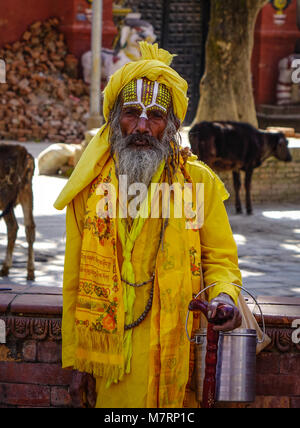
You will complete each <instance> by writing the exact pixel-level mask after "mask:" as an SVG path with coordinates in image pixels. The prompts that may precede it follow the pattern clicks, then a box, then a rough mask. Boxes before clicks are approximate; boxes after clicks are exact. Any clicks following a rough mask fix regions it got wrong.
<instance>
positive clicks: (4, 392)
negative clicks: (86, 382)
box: [0, 340, 71, 408]
mask: <svg viewBox="0 0 300 428" xmlns="http://www.w3.org/2000/svg"><path fill="white" fill-rule="evenodd" d="M18 348H19V349H18ZM0 349H2V355H0V379H1V382H0V408H1V407H5V408H7V407H18V408H22V407H44V408H48V407H59V408H63V407H69V406H70V395H69V392H68V387H69V384H70V376H71V371H68V370H63V369H62V368H61V343H58V342H56V341H49V340H46V341H36V340H25V341H18V343H17V342H15V343H13V340H9V342H8V344H7V345H6V346H5V345H0Z"/></svg>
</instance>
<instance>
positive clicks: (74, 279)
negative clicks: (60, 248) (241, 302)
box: [62, 160, 241, 407]
mask: <svg viewBox="0 0 300 428" xmlns="http://www.w3.org/2000/svg"><path fill="white" fill-rule="evenodd" d="M186 171H187V173H188V174H189V175H190V176H191V178H192V180H193V182H194V183H196V182H199V183H204V186H205V194H204V195H205V223H204V225H203V227H202V229H201V230H200V232H199V231H198V232H194V231H188V233H189V236H190V237H192V238H191V239H194V240H195V241H196V242H194V243H193V244H192V245H191V247H192V248H194V249H195V248H196V247H197V245H199V246H201V247H200V252H197V251H196V252H195V251H194V249H191V248H190V249H186V248H184V246H183V245H182V239H180V237H179V238H178V239H177V242H175V243H174V245H173V246H165V248H164V252H162V253H161V255H160V256H159V257H162V261H163V265H164V266H165V267H166V268H169V271H168V270H166V272H165V271H164V270H162V271H161V272H157V274H156V278H158V284H157V283H155V291H154V295H155V296H157V298H159V299H160V300H161V301H160V305H161V307H168V305H171V306H172V302H173V299H172V298H170V296H169V295H168V293H165V296H164V299H162V296H161V292H159V293H158V292H157V287H158V286H159V288H163V285H165V287H167V288H166V289H170V284H173V283H174V281H175V283H176V282H177V281H180V285H181V286H182V287H187V289H188V288H189V286H187V281H188V277H190V278H191V282H192V291H193V293H194V294H195V293H197V292H198V291H199V287H200V271H199V266H200V264H201V263H202V268H203V272H204V278H205V285H209V284H211V283H214V282H216V281H217V285H216V286H215V287H214V288H213V289H211V291H210V295H209V298H210V299H211V298H213V297H215V295H217V294H219V293H220V292H227V293H228V294H229V295H231V296H232V297H233V298H234V300H235V301H236V300H237V297H238V290H236V288H235V287H233V286H231V285H230V283H232V282H234V283H237V284H240V285H241V276H240V272H239V269H238V263H237V251H236V245H235V242H234V240H233V237H232V232H231V229H230V225H229V222H228V218H227V214H226V210H225V207H224V204H223V202H222V198H223V196H224V193H223V192H222V193H221V190H222V186H221V185H220V183H219V182H218V180H217V178H216V177H215V176H214V175H213V174H211V172H210V170H209V169H208V168H207V167H205V166H204V165H201V164H199V162H196V161H194V160H191V161H190V162H188V163H187V165H186ZM223 189H224V188H223ZM89 192H90V186H88V187H87V188H85V189H84V190H83V191H82V192H80V194H78V195H77V196H76V198H75V199H74V200H73V201H72V203H71V204H70V205H69V206H68V209H67V246H66V259H65V273H64V289H63V293H64V312H63V328H62V331H63V367H69V366H74V365H75V355H76V344H75V342H74V332H75V314H74V308H75V306H76V299H77V292H78V282H79V268H78V266H79V263H80V249H81V239H82V234H83V235H84V218H85V211H86V209H85V207H86V203H87V200H88V196H89ZM158 221H159V220H157V219H149V220H148V221H147V222H146V223H145V227H149V226H148V224H149V223H150V224H151V225H152V229H151V231H152V232H151V233H153V230H157V229H159V226H158V225H157V222H158ZM154 223H155V224H156V225H155V226H153V224H154ZM178 228H180V227H179V226H178V225H177V224H176V222H175V220H174V225H172V227H171V228H169V227H168V228H167V229H166V230H168V229H169V231H168V234H167V235H166V241H167V240H168V237H169V234H170V235H171V236H173V234H174V233H175V232H176V230H177V231H178ZM146 231H147V229H145V234H144V229H143V233H142V234H141V235H140V236H139V238H138V240H137V243H136V245H135V246H134V253H133V266H134V271H135V275H136V281H137V282H142V281H145V280H147V279H149V275H150V274H151V273H152V272H153V270H152V269H151V268H150V269H149V270H147V269H148V266H147V260H152V258H153V253H154V251H155V248H154V247H155V239H157V238H155V236H156V235H157V234H156V235H155V234H154V235H153V240H152V237H151V235H149V234H148V233H147V232H146ZM184 233H186V232H184ZM177 236H178V235H177ZM189 239H190V238H189ZM197 241H198V243H197ZM140 242H144V244H143V245H142V246H140V244H139V243H140ZM145 242H146V244H147V245H146V244H145ZM149 242H153V245H149ZM196 244H197V245H196ZM190 250H191V251H190ZM177 254H179V258H178V260H186V255H187V254H188V257H189V262H190V274H189V275H187V273H186V271H184V270H183V267H182V266H181V265H180V266H178V269H175V270H174V271H173V273H174V275H173V277H172V279H171V278H170V276H168V275H170V274H171V272H172V269H174V256H176V255H177ZM144 260H145V262H144ZM175 260H177V258H176V259H175ZM152 263H153V262H152ZM182 263H183V262H182ZM121 264H122V263H121ZM121 264H120V265H121ZM160 278H161V281H160ZM138 292H139V293H140V292H141V291H140V290H138ZM143 292H144V293H145V294H144V295H143V297H140V295H138V296H137V297H138V298H137V302H136V304H135V306H134V317H138V316H139V315H140V313H141V312H142V311H141V309H142V310H143V309H144V308H145V304H146V302H147V300H148V297H149V295H148V289H145V290H143ZM186 300H188V299H186ZM155 305H156V302H155V301H154V302H153V308H155ZM185 315H186V308H182V313H181V314H178V313H177V321H178V324H177V323H176V322H174V320H173V319H172V323H173V322H174V326H176V328H175V329H171V330H170V331H168V332H167V333H166V337H170V338H172V337H173V338H175V343H178V342H179V338H182V340H184V337H185V332H184V321H185ZM171 316H172V315H170V317H171ZM179 318H180V322H179ZM175 321H176V320H175ZM158 322H159V319H158V315H157V314H156V317H155V311H151V313H150V314H148V317H147V318H146V320H145V321H144V322H143V323H142V324H141V325H140V326H139V327H137V329H136V332H134V333H133V342H132V343H133V345H132V346H133V358H132V365H131V373H130V374H128V375H125V376H124V379H123V380H122V381H121V382H119V383H118V384H117V385H111V386H110V388H109V389H106V388H105V382H104V381H101V380H99V381H98V388H99V397H98V401H99V403H100V404H99V405H101V406H103V407H105V406H109V399H108V397H109V396H111V406H114V405H113V403H115V407H127V406H129V407H130V406H131V407H135V405H134V404H133V402H132V398H129V395H130V397H135V399H136V400H137V404H138V403H139V404H140V405H141V407H146V406H149V407H160V406H161V407H165V405H166V403H164V404H162V403H163V400H164V399H166V397H167V398H168V399H169V397H172V393H171V392H170V391H169V390H168V388H165V389H160V384H161V382H162V383H163V380H161V382H160V376H159V369H158V368H159V367H160V365H161V361H160V358H163V357H165V360H163V361H165V363H166V366H167V367H170V369H173V370H170V373H166V374H164V375H163V376H165V377H167V376H171V375H172V373H173V378H171V379H172V380H173V381H174V373H177V368H176V366H173V364H174V357H173V356H172V355H166V356H164V355H163V356H160V358H159V355H158V354H157V353H158V351H159V348H155V347H154V351H152V354H151V357H149V352H148V351H147V347H148V343H149V340H148V336H147V334H149V335H150V334H151V338H152V342H151V343H152V346H153V345H154V344H155V340H157V337H155V330H156V327H154V326H156V325H157V323H158ZM150 326H151V327H152V326H153V327H154V330H152V332H151V333H150ZM175 330H176V331H175ZM143 338H144V339H143ZM171 342H172V341H171ZM185 346H186V347H187V345H185ZM179 349H180V351H181V354H179V355H188V354H189V351H188V348H186V349H185V350H184V351H183V350H182V349H181V348H179ZM151 361H152V362H151ZM155 361H156V363H155ZM151 364H152V365H151ZM144 370H145V371H144ZM153 370H154V372H155V374H156V375H153V374H151V373H153ZM141 373H143V374H144V375H145V379H147V380H148V379H149V383H150V385H148V383H147V389H146V392H145V385H144V384H143V382H142V377H141ZM137 374H139V376H137ZM187 377H188V373H185V377H184V379H185V380H184V382H183V384H182V385H181V389H180V394H181V395H180V396H181V397H182V394H183V389H184V387H183V385H184V383H185V382H187ZM139 378H140V379H141V382H140V383H139V381H138V379H139ZM162 379H163V378H162ZM131 380H133V382H131ZM103 382H104V384H103ZM175 385H176V388H177V386H178V385H179V383H178V380H177V376H176V383H175ZM150 387H151V390H155V392H154V393H151V394H148V390H149V389H150ZM167 394H169V395H167ZM101 397H102V398H101ZM105 397H106V398H105ZM137 397H139V398H137ZM141 397H143V399H142V398H141ZM140 399H141V401H140ZM160 400H162V401H160ZM187 405H189V402H187ZM179 407H180V406H179Z"/></svg>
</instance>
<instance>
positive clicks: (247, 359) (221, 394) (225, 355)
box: [186, 284, 265, 402]
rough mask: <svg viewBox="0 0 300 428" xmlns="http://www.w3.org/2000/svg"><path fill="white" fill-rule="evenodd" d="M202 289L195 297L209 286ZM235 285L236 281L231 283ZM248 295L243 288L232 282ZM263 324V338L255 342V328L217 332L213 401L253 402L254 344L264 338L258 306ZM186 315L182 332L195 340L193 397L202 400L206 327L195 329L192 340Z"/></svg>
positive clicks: (254, 388) (192, 340)
mask: <svg viewBox="0 0 300 428" xmlns="http://www.w3.org/2000/svg"><path fill="white" fill-rule="evenodd" d="M214 285H215V284H212V285H211V286H208V287H206V288H205V289H204V290H202V291H201V292H200V293H198V295H197V296H196V298H197V297H198V296H199V295H200V294H201V293H203V292H204V291H205V290H207V289H208V288H210V287H213V286H214ZM233 285H236V284H233ZM236 286H237V287H239V288H241V289H243V290H244V291H246V292H247V293H248V294H250V296H251V297H252V298H253V299H254V301H255V302H256V304H257V305H258V303H257V301H256V299H255V298H254V297H253V296H252V294H251V293H250V292H249V291H247V290H246V289H245V288H244V287H241V286H239V285H236ZM258 307H259V309H260V312H261V316H262V323H263V338H262V340H260V341H258V338H257V333H256V330H252V329H235V330H233V331H230V332H220V334H219V343H218V361H217V368H216V397H215V399H216V401H222V402H253V401H255V395H256V347H257V343H262V342H263V341H264V337H265V323H264V317H263V313H262V310H261V308H260V306H259V305H258ZM188 318H189V311H188V314H187V318H186V332H187V337H188V339H189V340H190V342H194V343H195V380H196V398H197V400H198V401H202V395H203V383H204V377H205V358H206V349H207V338H206V337H207V329H204V328H202V329H199V330H196V331H195V336H194V338H193V339H191V338H190V337H189V334H188V330H187V324H188Z"/></svg>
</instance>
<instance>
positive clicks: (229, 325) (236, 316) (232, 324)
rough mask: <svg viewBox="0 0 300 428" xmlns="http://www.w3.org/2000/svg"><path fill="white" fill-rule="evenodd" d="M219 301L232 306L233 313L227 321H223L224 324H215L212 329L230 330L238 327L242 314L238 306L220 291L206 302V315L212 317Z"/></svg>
mask: <svg viewBox="0 0 300 428" xmlns="http://www.w3.org/2000/svg"><path fill="white" fill-rule="evenodd" d="M220 303H224V304H226V305H230V306H232V307H233V310H234V313H233V318H231V319H230V320H228V321H225V323H224V324H221V325H215V326H214V327H213V329H214V330H215V331H231V330H234V329H235V328H239V327H240V326H241V324H242V316H241V313H240V311H239V310H238V308H237V307H236V306H235V304H234V302H233V300H232V299H231V297H230V296H229V295H228V294H225V293H221V294H219V296H218V297H216V298H215V299H212V300H211V302H209V304H208V317H209V318H214V317H215V316H216V313H217V308H218V305H219V304H220Z"/></svg>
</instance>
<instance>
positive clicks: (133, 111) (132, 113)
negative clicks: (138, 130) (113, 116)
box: [124, 109, 140, 116]
mask: <svg viewBox="0 0 300 428" xmlns="http://www.w3.org/2000/svg"><path fill="white" fill-rule="evenodd" d="M124 114H126V116H137V115H139V114H140V113H139V111H138V110H137V109H130V110H125V112H124Z"/></svg>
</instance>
